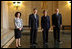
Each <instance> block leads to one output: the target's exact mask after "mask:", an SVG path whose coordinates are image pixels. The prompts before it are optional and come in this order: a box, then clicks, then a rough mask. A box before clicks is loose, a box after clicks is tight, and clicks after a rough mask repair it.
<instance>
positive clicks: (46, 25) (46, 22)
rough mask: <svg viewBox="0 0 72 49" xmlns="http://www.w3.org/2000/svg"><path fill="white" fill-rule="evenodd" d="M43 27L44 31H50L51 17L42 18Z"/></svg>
mask: <svg viewBox="0 0 72 49" xmlns="http://www.w3.org/2000/svg"><path fill="white" fill-rule="evenodd" d="M41 27H42V28H43V29H49V28H50V17H49V16H46V17H45V16H42V17H41Z"/></svg>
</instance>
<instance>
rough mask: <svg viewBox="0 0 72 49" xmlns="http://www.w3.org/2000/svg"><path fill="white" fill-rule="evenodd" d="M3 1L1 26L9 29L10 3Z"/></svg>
mask: <svg viewBox="0 0 72 49" xmlns="http://www.w3.org/2000/svg"><path fill="white" fill-rule="evenodd" d="M1 3H2V4H1V20H2V21H1V27H2V28H3V29H8V3H7V1H6V2H4V1H2V2H1Z"/></svg>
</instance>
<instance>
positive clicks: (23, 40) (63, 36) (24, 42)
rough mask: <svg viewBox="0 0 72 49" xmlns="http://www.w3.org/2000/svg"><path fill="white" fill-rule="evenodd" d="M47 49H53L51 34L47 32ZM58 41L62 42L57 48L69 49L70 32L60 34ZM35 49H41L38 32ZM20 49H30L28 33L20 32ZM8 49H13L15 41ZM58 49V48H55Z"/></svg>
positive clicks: (40, 37)
mask: <svg viewBox="0 0 72 49" xmlns="http://www.w3.org/2000/svg"><path fill="white" fill-rule="evenodd" d="M48 39H49V40H48V41H49V42H48V48H54V46H58V45H54V42H53V32H49V38H48ZM60 39H61V41H62V42H63V43H62V44H60V45H59V48H71V30H70V31H68V32H67V31H66V32H65V33H64V34H63V33H62V32H61V34H60ZM37 43H38V45H37V48H43V40H42V32H38V34H37ZM21 44H22V47H21V48H30V33H29V32H22V37H21ZM9 48H15V41H14V42H13V43H12V44H11V45H10V46H9ZM57 48H58V47H57Z"/></svg>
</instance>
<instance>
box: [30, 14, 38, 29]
mask: <svg viewBox="0 0 72 49" xmlns="http://www.w3.org/2000/svg"><path fill="white" fill-rule="evenodd" d="M29 27H31V28H33V29H37V28H38V27H39V16H38V15H37V14H36V18H35V16H34V14H30V15H29Z"/></svg>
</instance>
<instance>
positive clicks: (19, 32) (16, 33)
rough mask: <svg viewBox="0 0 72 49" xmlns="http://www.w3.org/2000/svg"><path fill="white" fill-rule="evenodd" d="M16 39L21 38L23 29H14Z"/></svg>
mask: <svg viewBox="0 0 72 49" xmlns="http://www.w3.org/2000/svg"><path fill="white" fill-rule="evenodd" d="M14 32H15V39H19V38H21V31H20V30H19V29H14Z"/></svg>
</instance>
